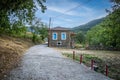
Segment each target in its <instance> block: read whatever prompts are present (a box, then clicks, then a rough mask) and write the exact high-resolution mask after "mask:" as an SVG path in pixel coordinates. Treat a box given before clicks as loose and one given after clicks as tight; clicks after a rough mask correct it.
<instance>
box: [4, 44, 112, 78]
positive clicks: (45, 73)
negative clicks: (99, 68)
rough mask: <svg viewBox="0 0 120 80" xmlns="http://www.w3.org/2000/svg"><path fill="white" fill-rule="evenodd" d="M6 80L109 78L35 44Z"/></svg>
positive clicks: (50, 49) (54, 51) (52, 50)
mask: <svg viewBox="0 0 120 80" xmlns="http://www.w3.org/2000/svg"><path fill="white" fill-rule="evenodd" d="M6 80H111V79H110V78H108V77H106V76H104V75H102V74H100V73H97V72H94V71H92V70H90V69H88V68H87V67H86V66H84V65H80V64H79V63H77V62H75V61H73V60H69V59H67V58H64V57H63V56H62V54H61V53H59V52H57V51H56V50H54V49H52V48H49V47H46V45H36V46H34V47H31V48H30V49H29V50H28V51H27V52H26V54H25V55H24V56H23V57H22V61H21V65H20V66H18V67H17V68H15V69H13V70H12V71H11V72H10V75H9V76H8V77H7V78H6Z"/></svg>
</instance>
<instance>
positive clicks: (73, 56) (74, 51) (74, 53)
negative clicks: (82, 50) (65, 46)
mask: <svg viewBox="0 0 120 80" xmlns="http://www.w3.org/2000/svg"><path fill="white" fill-rule="evenodd" d="M74 59H75V51H73V60H74Z"/></svg>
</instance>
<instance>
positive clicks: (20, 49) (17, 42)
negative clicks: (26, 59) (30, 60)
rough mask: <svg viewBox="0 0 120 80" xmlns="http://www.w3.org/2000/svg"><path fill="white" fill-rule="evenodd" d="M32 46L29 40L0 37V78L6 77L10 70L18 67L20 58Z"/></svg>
mask: <svg viewBox="0 0 120 80" xmlns="http://www.w3.org/2000/svg"><path fill="white" fill-rule="evenodd" d="M32 45H33V44H32V42H31V41H29V40H25V39H19V38H13V37H8V36H1V37H0V78H3V77H5V74H6V73H7V72H9V70H11V69H12V68H13V67H15V66H17V64H18V62H19V61H20V57H21V56H22V55H23V53H24V52H25V51H26V49H27V48H28V47H30V46H32Z"/></svg>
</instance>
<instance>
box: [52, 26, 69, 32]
mask: <svg viewBox="0 0 120 80" xmlns="http://www.w3.org/2000/svg"><path fill="white" fill-rule="evenodd" d="M51 30H68V31H69V30H70V29H69V28H64V27H60V26H58V27H54V28H51Z"/></svg>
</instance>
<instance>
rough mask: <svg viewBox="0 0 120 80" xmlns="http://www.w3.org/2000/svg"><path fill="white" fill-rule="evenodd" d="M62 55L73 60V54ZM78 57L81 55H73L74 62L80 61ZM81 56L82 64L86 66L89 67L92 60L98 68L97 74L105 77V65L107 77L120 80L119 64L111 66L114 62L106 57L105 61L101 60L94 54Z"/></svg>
mask: <svg viewBox="0 0 120 80" xmlns="http://www.w3.org/2000/svg"><path fill="white" fill-rule="evenodd" d="M63 55H64V56H66V57H68V58H70V59H72V58H73V54H70V53H63ZM80 55H81V54H75V60H76V61H80ZM82 55H83V61H82V62H83V63H84V64H85V65H86V66H88V67H90V65H91V60H94V61H95V63H94V64H95V65H97V66H98V70H97V72H100V73H102V74H104V75H105V65H106V64H107V65H108V69H109V74H108V76H109V77H111V78H113V79H115V80H120V63H117V64H113V63H115V61H114V60H110V59H108V58H107V57H106V59H102V58H101V57H98V56H96V55H95V54H82ZM104 58H105V57H104ZM111 59H112V58H111ZM119 60H120V59H119ZM112 61H113V62H112ZM111 63H112V64H111Z"/></svg>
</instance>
